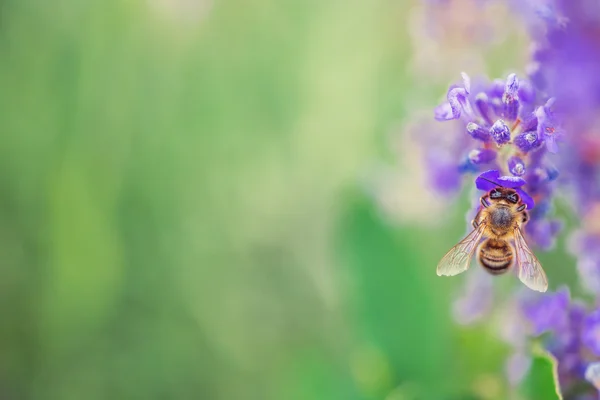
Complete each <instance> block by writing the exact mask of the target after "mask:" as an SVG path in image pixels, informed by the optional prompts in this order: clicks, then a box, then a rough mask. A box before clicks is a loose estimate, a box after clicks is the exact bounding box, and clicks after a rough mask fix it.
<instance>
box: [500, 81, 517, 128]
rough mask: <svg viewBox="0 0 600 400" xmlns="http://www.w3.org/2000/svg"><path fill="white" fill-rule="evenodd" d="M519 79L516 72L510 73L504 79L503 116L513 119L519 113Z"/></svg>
mask: <svg viewBox="0 0 600 400" xmlns="http://www.w3.org/2000/svg"><path fill="white" fill-rule="evenodd" d="M518 91H519V80H518V79H517V75H516V74H510V75H509V76H508V79H506V85H505V86H504V94H503V95H502V102H503V103H504V112H503V114H504V118H506V119H507V120H509V121H511V122H512V121H515V120H516V119H517V115H518V113H519V93H518Z"/></svg>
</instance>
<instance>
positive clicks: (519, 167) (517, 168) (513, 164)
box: [508, 156, 525, 176]
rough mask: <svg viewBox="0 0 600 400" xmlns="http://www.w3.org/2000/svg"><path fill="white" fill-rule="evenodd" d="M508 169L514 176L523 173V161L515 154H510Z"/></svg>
mask: <svg viewBox="0 0 600 400" xmlns="http://www.w3.org/2000/svg"><path fill="white" fill-rule="evenodd" d="M508 170H509V171H510V173H511V174H513V175H515V176H522V175H524V174H525V163H524V162H523V160H521V159H520V158H519V157H517V156H512V157H511V158H509V159H508Z"/></svg>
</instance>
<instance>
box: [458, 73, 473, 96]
mask: <svg viewBox="0 0 600 400" xmlns="http://www.w3.org/2000/svg"><path fill="white" fill-rule="evenodd" d="M460 76H461V77H462V79H463V85H464V86H465V90H466V91H467V93H471V78H469V75H467V73H466V72H461V73H460Z"/></svg>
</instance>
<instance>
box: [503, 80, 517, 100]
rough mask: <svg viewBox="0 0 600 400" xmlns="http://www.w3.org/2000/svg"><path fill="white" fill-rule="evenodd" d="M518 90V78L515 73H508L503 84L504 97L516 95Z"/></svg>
mask: <svg viewBox="0 0 600 400" xmlns="http://www.w3.org/2000/svg"><path fill="white" fill-rule="evenodd" d="M518 91H519V79H518V78H517V74H510V75H509V76H508V78H506V84H505V85H504V97H506V96H510V97H518Z"/></svg>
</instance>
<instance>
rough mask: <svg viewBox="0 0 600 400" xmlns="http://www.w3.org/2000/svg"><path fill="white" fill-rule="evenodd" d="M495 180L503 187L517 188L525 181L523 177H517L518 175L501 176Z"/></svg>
mask: <svg viewBox="0 0 600 400" xmlns="http://www.w3.org/2000/svg"><path fill="white" fill-rule="evenodd" d="M496 182H498V183H499V184H500V186H504V187H505V188H518V187H521V186H523V185H524V184H525V183H526V182H525V180H524V179H523V178H519V177H518V176H501V177H499V178H498V180H497V181H496Z"/></svg>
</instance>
